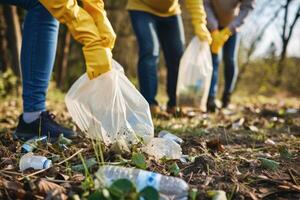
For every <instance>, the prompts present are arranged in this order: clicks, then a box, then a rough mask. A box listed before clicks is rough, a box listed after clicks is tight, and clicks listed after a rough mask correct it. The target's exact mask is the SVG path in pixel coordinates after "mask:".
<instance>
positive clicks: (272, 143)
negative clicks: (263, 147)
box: [265, 139, 276, 146]
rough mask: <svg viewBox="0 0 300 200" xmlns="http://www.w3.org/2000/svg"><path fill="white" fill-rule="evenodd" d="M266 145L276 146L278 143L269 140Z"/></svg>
mask: <svg viewBox="0 0 300 200" xmlns="http://www.w3.org/2000/svg"><path fill="white" fill-rule="evenodd" d="M265 144H269V145H273V146H274V145H276V143H275V142H274V141H273V140H271V139H267V140H266V141H265Z"/></svg>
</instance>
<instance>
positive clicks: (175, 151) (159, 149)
mask: <svg viewBox="0 0 300 200" xmlns="http://www.w3.org/2000/svg"><path fill="white" fill-rule="evenodd" d="M142 151H143V152H145V153H146V154H148V155H149V156H153V157H154V158H155V159H156V160H160V159H162V158H165V159H168V160H169V159H170V160H174V159H180V158H181V156H182V149H181V147H180V145H179V144H177V143H176V142H174V141H173V140H168V139H165V138H153V139H152V140H150V142H149V143H148V144H147V145H146V146H144V147H142Z"/></svg>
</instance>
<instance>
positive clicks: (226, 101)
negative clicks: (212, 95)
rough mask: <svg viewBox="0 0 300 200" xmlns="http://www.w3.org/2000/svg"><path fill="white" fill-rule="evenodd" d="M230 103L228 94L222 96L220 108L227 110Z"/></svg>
mask: <svg viewBox="0 0 300 200" xmlns="http://www.w3.org/2000/svg"><path fill="white" fill-rule="evenodd" d="M229 103H230V94H223V97H222V108H227V106H228V105H229Z"/></svg>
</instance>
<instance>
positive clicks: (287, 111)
mask: <svg viewBox="0 0 300 200" xmlns="http://www.w3.org/2000/svg"><path fill="white" fill-rule="evenodd" d="M285 113H286V114H296V113H298V109H295V108H288V109H286V111H285Z"/></svg>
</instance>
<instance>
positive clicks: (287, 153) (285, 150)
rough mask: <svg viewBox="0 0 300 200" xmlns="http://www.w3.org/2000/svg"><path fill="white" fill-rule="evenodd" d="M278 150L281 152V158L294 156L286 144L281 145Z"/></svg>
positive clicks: (287, 158)
mask: <svg viewBox="0 0 300 200" xmlns="http://www.w3.org/2000/svg"><path fill="white" fill-rule="evenodd" d="M278 150H279V153H280V158H282V159H285V160H290V159H291V158H292V157H293V155H292V154H291V152H290V151H289V149H288V148H287V147H286V146H281V147H279V149H278Z"/></svg>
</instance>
